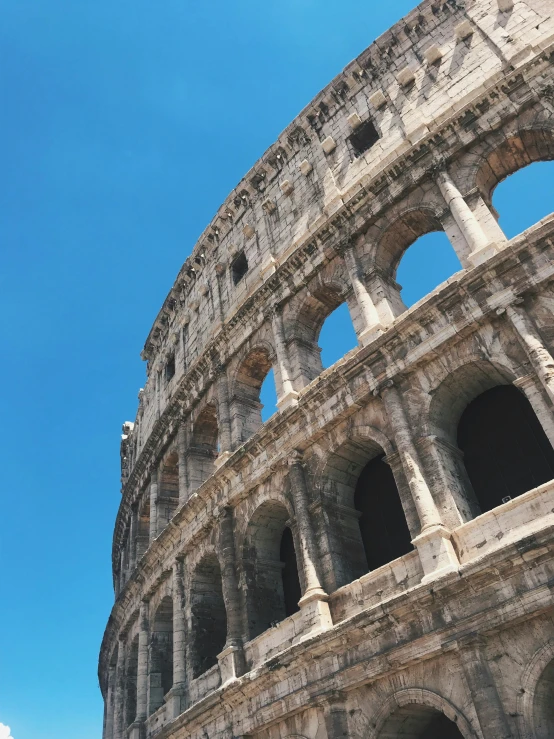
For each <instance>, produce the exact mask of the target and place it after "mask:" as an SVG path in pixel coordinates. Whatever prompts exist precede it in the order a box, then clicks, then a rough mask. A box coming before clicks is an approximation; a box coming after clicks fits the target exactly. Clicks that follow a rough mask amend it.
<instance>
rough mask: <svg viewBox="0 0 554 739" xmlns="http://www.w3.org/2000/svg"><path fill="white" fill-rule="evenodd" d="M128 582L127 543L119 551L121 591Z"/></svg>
mask: <svg viewBox="0 0 554 739" xmlns="http://www.w3.org/2000/svg"><path fill="white" fill-rule="evenodd" d="M126 582H127V573H126V572H125V544H124V545H123V547H122V549H121V552H120V553H119V592H120V593H121V591H122V590H123V588H124V587H125V583H126Z"/></svg>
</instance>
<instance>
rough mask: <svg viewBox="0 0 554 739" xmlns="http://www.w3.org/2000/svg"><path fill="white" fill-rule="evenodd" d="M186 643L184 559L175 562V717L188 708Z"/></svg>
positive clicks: (172, 701) (170, 703)
mask: <svg viewBox="0 0 554 739" xmlns="http://www.w3.org/2000/svg"><path fill="white" fill-rule="evenodd" d="M186 644H187V623H186V617H185V583H184V566H183V560H182V559H177V560H176V561H175V563H174V564H173V686H172V688H171V690H170V691H169V695H168V699H167V703H168V707H169V711H170V714H171V716H172V717H173V718H176V717H177V716H180V715H181V713H182V712H183V711H184V710H185V708H186V679H187V670H186Z"/></svg>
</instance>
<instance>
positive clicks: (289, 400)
mask: <svg viewBox="0 0 554 739" xmlns="http://www.w3.org/2000/svg"><path fill="white" fill-rule="evenodd" d="M297 403H298V393H297V392H296V390H291V391H290V392H289V393H287V394H286V395H283V397H282V398H279V400H278V401H277V408H278V409H279V410H280V411H284V410H285V409H286V408H290V407H291V405H297Z"/></svg>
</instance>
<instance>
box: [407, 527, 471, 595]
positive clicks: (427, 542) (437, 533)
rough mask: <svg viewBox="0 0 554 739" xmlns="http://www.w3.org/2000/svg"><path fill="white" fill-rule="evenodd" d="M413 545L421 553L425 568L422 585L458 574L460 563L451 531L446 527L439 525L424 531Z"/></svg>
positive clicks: (422, 564) (414, 540)
mask: <svg viewBox="0 0 554 739" xmlns="http://www.w3.org/2000/svg"><path fill="white" fill-rule="evenodd" d="M412 544H413V545H414V546H415V547H416V549H417V551H418V553H419V559H420V561H421V566H422V567H423V578H422V580H421V582H422V583H427V582H431V580H435V579H436V578H437V577H442V576H443V575H446V574H448V573H449V572H458V570H459V568H460V563H459V561H458V557H457V556H456V552H455V551H454V547H453V546H452V541H451V534H450V531H448V529H445V528H444V526H440V525H437V526H433V527H432V528H429V529H427V530H426V531H422V533H421V534H420V535H419V536H416V538H415V539H413V540H412Z"/></svg>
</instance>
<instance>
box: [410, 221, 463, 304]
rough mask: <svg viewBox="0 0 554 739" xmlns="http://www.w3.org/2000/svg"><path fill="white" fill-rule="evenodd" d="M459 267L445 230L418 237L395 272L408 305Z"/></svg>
mask: <svg viewBox="0 0 554 739" xmlns="http://www.w3.org/2000/svg"><path fill="white" fill-rule="evenodd" d="M461 269H462V265H461V263H460V260H459V259H458V255H457V254H456V252H455V251H454V249H453V248H452V244H451V243H450V241H449V239H448V237H447V235H446V234H445V233H444V231H434V232H432V233H427V234H425V235H424V236H421V237H419V238H418V239H417V240H416V241H414V243H413V244H412V245H411V246H409V247H408V248H407V249H406V251H405V252H404V254H403V255H402V258H401V260H400V263H399V265H398V270H397V272H396V280H397V282H399V283H400V285H401V286H402V289H401V292H400V294H401V296H402V300H403V302H404V304H405V305H406V306H407V307H408V308H410V307H411V306H412V305H414V303H417V302H418V300H421V299H422V298H424V297H425V296H426V295H428V294H429V293H430V292H432V291H433V290H434V289H435V288H436V287H438V286H439V285H441V284H442V283H443V282H445V281H446V280H448V279H449V278H450V277H452V275H454V274H455V273H456V272H458V271H459V270H461Z"/></svg>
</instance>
